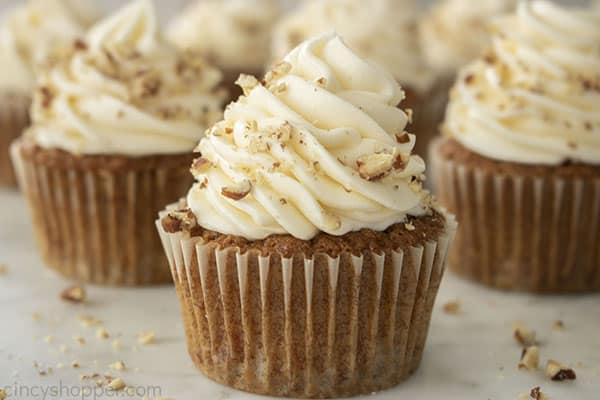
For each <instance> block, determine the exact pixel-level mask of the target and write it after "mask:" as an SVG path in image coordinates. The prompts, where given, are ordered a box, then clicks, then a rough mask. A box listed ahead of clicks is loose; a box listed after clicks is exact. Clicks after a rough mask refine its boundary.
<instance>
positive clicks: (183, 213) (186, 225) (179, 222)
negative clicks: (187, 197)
mask: <svg viewBox="0 0 600 400" xmlns="http://www.w3.org/2000/svg"><path fill="white" fill-rule="evenodd" d="M162 226H163V229H164V230H165V231H166V232H169V233H175V232H181V231H190V230H192V229H193V228H195V227H196V226H198V221H197V220H196V215H195V214H194V213H193V212H192V210H190V209H187V210H179V211H171V212H170V213H169V214H168V215H167V216H166V217H164V218H163V219H162Z"/></svg>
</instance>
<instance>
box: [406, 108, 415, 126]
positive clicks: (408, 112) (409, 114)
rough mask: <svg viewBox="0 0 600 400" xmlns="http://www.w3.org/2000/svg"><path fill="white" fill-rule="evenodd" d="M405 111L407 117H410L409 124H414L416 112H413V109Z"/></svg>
mask: <svg viewBox="0 0 600 400" xmlns="http://www.w3.org/2000/svg"><path fill="white" fill-rule="evenodd" d="M404 111H405V112H406V116H407V117H408V123H409V124H412V123H413V117H414V111H413V110H412V108H407V109H406V110H404Z"/></svg>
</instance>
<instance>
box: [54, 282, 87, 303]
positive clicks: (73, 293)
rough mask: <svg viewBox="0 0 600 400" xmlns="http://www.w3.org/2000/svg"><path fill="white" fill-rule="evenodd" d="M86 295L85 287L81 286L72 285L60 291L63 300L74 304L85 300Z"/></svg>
mask: <svg viewBox="0 0 600 400" xmlns="http://www.w3.org/2000/svg"><path fill="white" fill-rule="evenodd" d="M86 297H87V295H86V291H85V288H83V287H81V286H72V287H69V288H66V289H65V290H63V291H62V292H61V293H60V298H61V299H63V300H64V301H67V302H70V303H75V304H79V303H83V302H84V301H85V299H86Z"/></svg>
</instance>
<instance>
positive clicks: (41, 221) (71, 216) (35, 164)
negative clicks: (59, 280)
mask: <svg viewBox="0 0 600 400" xmlns="http://www.w3.org/2000/svg"><path fill="white" fill-rule="evenodd" d="M11 150H12V156H13V159H14V163H15V167H16V169H17V172H18V176H19V182H20V186H21V188H22V190H23V192H24V194H25V196H26V198H27V201H28V204H29V208H30V212H31V219H32V221H31V222H32V226H33V230H34V232H35V237H36V240H37V244H38V247H39V249H40V252H41V255H42V258H43V260H44V262H45V263H46V264H47V266H48V267H50V268H52V269H54V270H56V271H58V272H59V273H60V274H62V275H63V276H64V277H66V278H69V279H73V280H77V281H83V282H88V283H93V284H102V285H116V286H141V285H153V284H165V283H170V282H171V276H170V271H169V266H168V263H167V260H166V258H165V256H164V252H163V251H162V248H161V247H162V246H161V243H160V239H159V237H158V235H157V234H156V230H155V228H154V220H155V219H156V213H157V212H158V211H159V210H161V209H162V208H163V207H164V205H165V204H169V203H170V202H172V201H176V200H177V199H178V198H180V197H181V196H183V195H185V193H186V191H187V190H188V189H189V187H190V185H191V184H192V183H193V178H192V177H191V174H190V173H189V165H190V164H191V162H192V159H193V155H191V154H190V155H187V154H186V155H164V156H149V157H141V158H130V157H121V156H75V155H71V154H69V153H66V152H64V151H60V150H46V149H42V148H40V147H37V146H35V145H32V144H31V143H27V142H25V141H23V140H19V141H17V142H15V143H14V144H13V146H12V149H11Z"/></svg>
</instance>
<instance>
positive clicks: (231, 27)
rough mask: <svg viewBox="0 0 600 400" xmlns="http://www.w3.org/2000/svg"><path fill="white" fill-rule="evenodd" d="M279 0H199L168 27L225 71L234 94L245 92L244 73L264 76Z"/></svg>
mask: <svg viewBox="0 0 600 400" xmlns="http://www.w3.org/2000/svg"><path fill="white" fill-rule="evenodd" d="M279 8H280V6H279V1H278V0H196V1H195V2H194V3H193V4H191V5H190V6H189V7H188V8H187V9H185V10H184V11H183V12H182V13H181V14H180V15H179V16H178V17H176V18H175V19H174V20H173V21H172V22H171V23H170V25H169V28H168V29H167V37H168V38H169V40H170V41H171V42H172V43H174V44H175V45H177V46H178V47H179V48H181V49H186V50H192V51H195V52H198V53H200V54H201V55H202V56H204V57H205V58H206V59H207V60H208V61H209V62H211V63H212V64H213V65H215V66H217V67H218V68H219V69H220V70H221V71H223V73H224V79H223V82H224V84H225V86H226V88H227V89H228V91H229V95H230V98H231V99H232V100H235V99H237V98H238V96H239V95H240V94H241V91H240V90H239V87H238V86H237V85H235V81H236V80H237V78H238V77H239V75H240V74H241V73H245V74H250V75H255V76H260V75H262V74H263V73H264V71H265V66H266V65H267V64H268V62H269V59H270V43H271V31H272V28H273V24H274V23H275V20H276V18H277V17H278V15H279V11H280V10H279Z"/></svg>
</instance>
